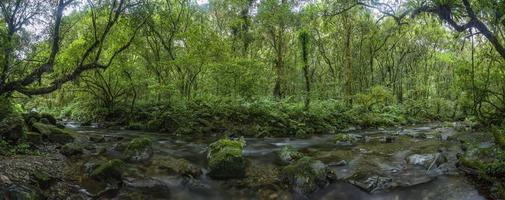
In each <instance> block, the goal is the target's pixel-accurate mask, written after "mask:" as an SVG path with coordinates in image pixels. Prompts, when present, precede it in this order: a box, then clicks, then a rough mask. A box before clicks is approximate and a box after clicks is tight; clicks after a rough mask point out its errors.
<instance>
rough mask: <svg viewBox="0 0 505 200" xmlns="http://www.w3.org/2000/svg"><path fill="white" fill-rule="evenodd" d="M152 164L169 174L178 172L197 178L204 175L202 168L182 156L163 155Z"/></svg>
mask: <svg viewBox="0 0 505 200" xmlns="http://www.w3.org/2000/svg"><path fill="white" fill-rule="evenodd" d="M152 165H155V166H157V167H158V168H159V169H161V170H164V171H166V172H168V173H169V174H178V175H183V176H187V177H190V178H197V177H199V176H200V175H202V170H201V169H200V168H198V167H197V166H195V165H193V164H191V163H190V162H188V161H187V160H185V159H182V158H180V159H176V158H172V157H163V158H160V159H155V160H153V162H152Z"/></svg>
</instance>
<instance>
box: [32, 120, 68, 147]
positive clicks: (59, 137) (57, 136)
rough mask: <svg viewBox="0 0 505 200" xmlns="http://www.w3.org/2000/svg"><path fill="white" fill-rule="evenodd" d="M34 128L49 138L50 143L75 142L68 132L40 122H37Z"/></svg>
mask: <svg viewBox="0 0 505 200" xmlns="http://www.w3.org/2000/svg"><path fill="white" fill-rule="evenodd" d="M32 126H33V129H34V130H35V131H36V132H38V133H40V134H42V136H43V137H44V138H47V139H48V140H49V141H50V142H54V143H59V144H66V143H70V142H73V141H74V137H73V136H72V133H71V132H70V131H68V130H65V129H60V128H58V127H56V126H53V125H48V124H43V123H40V122H35V123H33V125H32Z"/></svg>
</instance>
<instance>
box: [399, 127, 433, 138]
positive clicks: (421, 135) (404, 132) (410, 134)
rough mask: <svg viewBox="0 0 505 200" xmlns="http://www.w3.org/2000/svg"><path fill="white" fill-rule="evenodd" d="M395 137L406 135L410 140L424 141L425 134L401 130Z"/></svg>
mask: <svg viewBox="0 0 505 200" xmlns="http://www.w3.org/2000/svg"><path fill="white" fill-rule="evenodd" d="M396 135H406V136H409V137H412V138H419V139H426V134H425V133H424V132H421V131H418V130H410V129H403V130H400V131H398V132H396Z"/></svg>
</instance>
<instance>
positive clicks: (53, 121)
mask: <svg viewBox="0 0 505 200" xmlns="http://www.w3.org/2000/svg"><path fill="white" fill-rule="evenodd" d="M40 121H41V122H42V121H45V123H46V124H51V125H55V126H56V122H57V121H56V118H54V116H52V115H51V114H49V113H42V114H40Z"/></svg>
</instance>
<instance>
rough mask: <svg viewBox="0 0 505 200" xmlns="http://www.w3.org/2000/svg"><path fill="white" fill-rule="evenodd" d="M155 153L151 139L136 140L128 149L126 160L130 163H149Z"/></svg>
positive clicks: (132, 141)
mask: <svg viewBox="0 0 505 200" xmlns="http://www.w3.org/2000/svg"><path fill="white" fill-rule="evenodd" d="M153 153H154V152H153V145H152V141H151V140H150V139H149V138H135V139H133V140H131V141H130V143H129V144H128V147H126V159H127V160H128V161H130V162H147V161H149V160H150V159H151V158H152V156H153Z"/></svg>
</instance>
